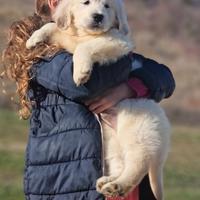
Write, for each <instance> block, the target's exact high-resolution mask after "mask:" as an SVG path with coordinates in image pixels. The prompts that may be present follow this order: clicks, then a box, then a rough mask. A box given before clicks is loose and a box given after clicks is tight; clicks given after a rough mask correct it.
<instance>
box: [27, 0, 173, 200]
mask: <svg viewBox="0 0 200 200" xmlns="http://www.w3.org/2000/svg"><path fill="white" fill-rule="evenodd" d="M116 1H117V2H116ZM88 2H91V8H88V10H87V9H86V7H84V9H85V10H83V5H84V6H85V5H86V4H87V5H88ZM117 3H119V4H117ZM120 6H122V7H120ZM109 8H110V10H109ZM80 12H81V13H82V14H83V17H82V16H81V15H80ZM91 16H92V17H91ZM80 17H82V18H81V19H80ZM54 18H55V21H56V23H49V24H46V25H45V26H43V27H42V28H41V29H40V30H38V31H36V32H35V33H34V34H33V35H32V36H31V38H30V39H29V40H28V41H27V47H28V48H30V47H32V46H35V45H36V44H37V43H38V42H41V41H44V40H46V39H47V38H48V39H49V42H50V43H53V44H57V45H59V46H60V47H62V48H65V49H66V50H67V51H69V52H71V53H73V61H74V74H73V76H74V81H75V83H76V84H77V85H80V84H83V83H85V82H86V81H87V80H88V79H89V77H90V74H91V71H92V66H93V64H94V63H95V62H99V63H100V64H103V63H108V62H112V61H116V60H117V59H119V58H120V57H122V56H123V55H126V54H128V53H129V52H130V51H131V50H132V48H133V44H132V42H131V41H130V39H129V37H128V36H127V31H128V30H129V29H128V23H127V18H126V15H125V13H124V9H123V4H122V2H121V0H90V1H86V2H85V1H84V0H62V1H61V3H60V4H59V5H58V8H57V11H56V13H55V15H54ZM91 18H92V19H91ZM116 21H117V23H118V28H119V29H117V27H116ZM97 22H98V23H97ZM61 28H62V29H61ZM63 28H64V30H63ZM116 108H117V130H116V132H117V134H116V133H115V132H114V131H113V129H112V128H110V127H109V126H107V125H106V124H105V123H103V121H102V128H103V138H104V139H103V141H104V156H105V161H106V162H105V163H106V166H107V167H106V171H105V172H106V175H107V176H104V177H102V178H100V179H99V180H98V181H97V190H98V191H99V192H100V193H103V194H104V195H106V196H126V195H127V193H128V192H130V191H131V190H132V189H133V188H134V187H135V186H137V185H138V184H139V182H140V181H141V180H142V178H143V177H144V176H145V175H146V174H147V173H148V174H149V177H150V184H151V188H152V191H153V193H154V195H155V197H156V198H157V200H162V199H163V194H162V193H163V186H162V173H163V172H162V170H163V165H164V162H165V160H166V157H167V153H168V148H169V135H170V134H169V123H168V120H167V118H166V116H165V114H164V112H163V111H162V109H161V108H160V107H159V105H158V104H156V103H155V102H153V101H151V100H125V101H122V102H121V103H119V104H118V105H117V106H116Z"/></svg>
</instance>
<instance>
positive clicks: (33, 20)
mask: <svg viewBox="0 0 200 200" xmlns="http://www.w3.org/2000/svg"><path fill="white" fill-rule="evenodd" d="M45 21H46V20H45ZM44 23H45V22H44V20H43V19H42V18H41V17H40V16H39V15H37V14H34V15H33V16H29V17H27V18H25V19H23V20H20V21H16V22H14V23H13V24H12V25H11V27H10V29H9V33H8V44H7V47H6V49H5V50H4V52H3V56H2V60H3V65H4V68H5V72H6V75H7V76H8V78H10V79H11V80H14V81H15V83H16V86H17V89H16V94H17V95H18V99H19V104H20V111H19V115H20V117H21V118H23V119H27V118H28V117H29V116H30V113H31V102H30V100H29V98H28V97H27V90H28V86H29V81H30V80H31V78H32V77H30V75H29V74H30V73H29V71H30V69H31V66H32V65H33V63H34V62H37V61H39V60H40V59H41V58H42V57H44V56H51V55H53V54H55V53H56V52H57V51H58V50H59V48H58V47H56V46H53V45H48V44H47V43H41V44H39V45H37V46H36V47H35V48H33V49H31V50H29V49H27V48H26V41H27V39H28V38H29V37H30V36H31V34H32V33H33V32H34V31H35V30H37V29H39V28H40V27H42V26H43V25H44Z"/></svg>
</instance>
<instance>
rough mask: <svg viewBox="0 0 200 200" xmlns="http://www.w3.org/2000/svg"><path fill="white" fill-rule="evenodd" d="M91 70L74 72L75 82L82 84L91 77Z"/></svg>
mask: <svg viewBox="0 0 200 200" xmlns="http://www.w3.org/2000/svg"><path fill="white" fill-rule="evenodd" d="M90 75H91V71H90V70H88V71H83V72H81V73H78V74H76V73H75V74H74V76H73V77H74V82H75V83H76V85H77V86H79V85H82V84H84V83H86V82H87V81H88V80H89V79H90Z"/></svg>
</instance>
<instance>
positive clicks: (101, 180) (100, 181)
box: [96, 176, 115, 193]
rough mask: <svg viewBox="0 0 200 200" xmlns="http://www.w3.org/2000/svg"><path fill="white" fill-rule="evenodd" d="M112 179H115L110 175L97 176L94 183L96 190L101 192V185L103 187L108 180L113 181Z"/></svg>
mask: <svg viewBox="0 0 200 200" xmlns="http://www.w3.org/2000/svg"><path fill="white" fill-rule="evenodd" d="M114 180H115V178H114V177H111V176H103V177H101V178H99V179H98V180H97V183H96V190H97V192H99V193H102V192H101V189H102V187H103V186H104V185H105V184H107V183H109V182H112V181H114Z"/></svg>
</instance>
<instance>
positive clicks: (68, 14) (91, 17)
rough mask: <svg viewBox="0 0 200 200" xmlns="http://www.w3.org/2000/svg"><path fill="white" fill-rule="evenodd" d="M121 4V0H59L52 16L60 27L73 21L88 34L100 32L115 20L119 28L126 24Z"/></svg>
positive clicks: (107, 28)
mask: <svg viewBox="0 0 200 200" xmlns="http://www.w3.org/2000/svg"><path fill="white" fill-rule="evenodd" d="M121 6H122V2H121V0H61V2H60V3H59V5H58V7H57V9H56V12H55V14H54V16H53V18H54V20H55V21H56V23H57V25H58V26H59V27H60V28H62V29H67V28H68V26H70V24H71V23H73V25H74V26H75V27H76V28H77V29H82V30H84V31H86V32H88V33H89V34H101V33H103V32H107V31H108V30H109V29H111V28H112V27H114V26H115V25H116V21H117V22H118V23H117V24H118V25H119V29H121V28H123V29H124V24H128V23H127V22H125V21H126V19H127V18H126V15H125V13H124V9H123V7H121ZM125 29H126V28H125ZM122 32H123V31H122ZM124 32H126V31H124Z"/></svg>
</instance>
